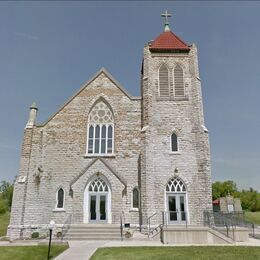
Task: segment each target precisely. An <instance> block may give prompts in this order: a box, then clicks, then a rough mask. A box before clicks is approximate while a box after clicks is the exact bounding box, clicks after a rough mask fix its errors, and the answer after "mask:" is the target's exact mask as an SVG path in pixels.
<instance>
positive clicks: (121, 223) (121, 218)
mask: <svg viewBox="0 0 260 260" xmlns="http://www.w3.org/2000/svg"><path fill="white" fill-rule="evenodd" d="M123 217H124V218H125V213H124V211H122V212H121V214H120V236H121V241H123V229H124V227H123Z"/></svg>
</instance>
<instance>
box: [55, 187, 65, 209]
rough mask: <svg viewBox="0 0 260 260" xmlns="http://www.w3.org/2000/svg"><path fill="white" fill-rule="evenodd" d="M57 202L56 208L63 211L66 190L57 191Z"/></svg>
mask: <svg viewBox="0 0 260 260" xmlns="http://www.w3.org/2000/svg"><path fill="white" fill-rule="evenodd" d="M56 201H57V204H56V208H57V209H63V208H64V190H63V189H62V188H60V189H59V190H58V191H57V197H56Z"/></svg>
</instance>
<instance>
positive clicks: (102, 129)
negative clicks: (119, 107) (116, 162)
mask: <svg viewBox="0 0 260 260" xmlns="http://www.w3.org/2000/svg"><path fill="white" fill-rule="evenodd" d="M113 143H114V117H113V113H112V111H111V110H110V108H109V107H108V106H107V104H106V103H105V102H103V101H99V102H98V103H97V104H96V105H95V106H94V107H93V108H92V110H91V112H90V114H89V117H88V146H87V153H88V154H97V155H102V154H112V153H113V149H114V148H113Z"/></svg>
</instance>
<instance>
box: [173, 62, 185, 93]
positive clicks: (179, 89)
mask: <svg viewBox="0 0 260 260" xmlns="http://www.w3.org/2000/svg"><path fill="white" fill-rule="evenodd" d="M174 90H175V92H174V93H175V97H183V96H184V81H183V69H182V68H181V66H180V65H177V66H176V67H175V68H174Z"/></svg>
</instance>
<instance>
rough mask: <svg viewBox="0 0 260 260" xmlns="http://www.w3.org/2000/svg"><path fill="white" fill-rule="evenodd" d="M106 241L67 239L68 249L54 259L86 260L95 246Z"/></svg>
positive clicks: (97, 246)
mask: <svg viewBox="0 0 260 260" xmlns="http://www.w3.org/2000/svg"><path fill="white" fill-rule="evenodd" d="M106 243H107V241H69V249H67V250H66V251H65V252H63V253H62V254H60V255H59V256H57V257H56V258H55V260H87V259H89V258H90V257H91V256H92V255H93V254H94V252H95V251H96V250H97V248H99V247H102V246H104V244H106Z"/></svg>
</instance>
